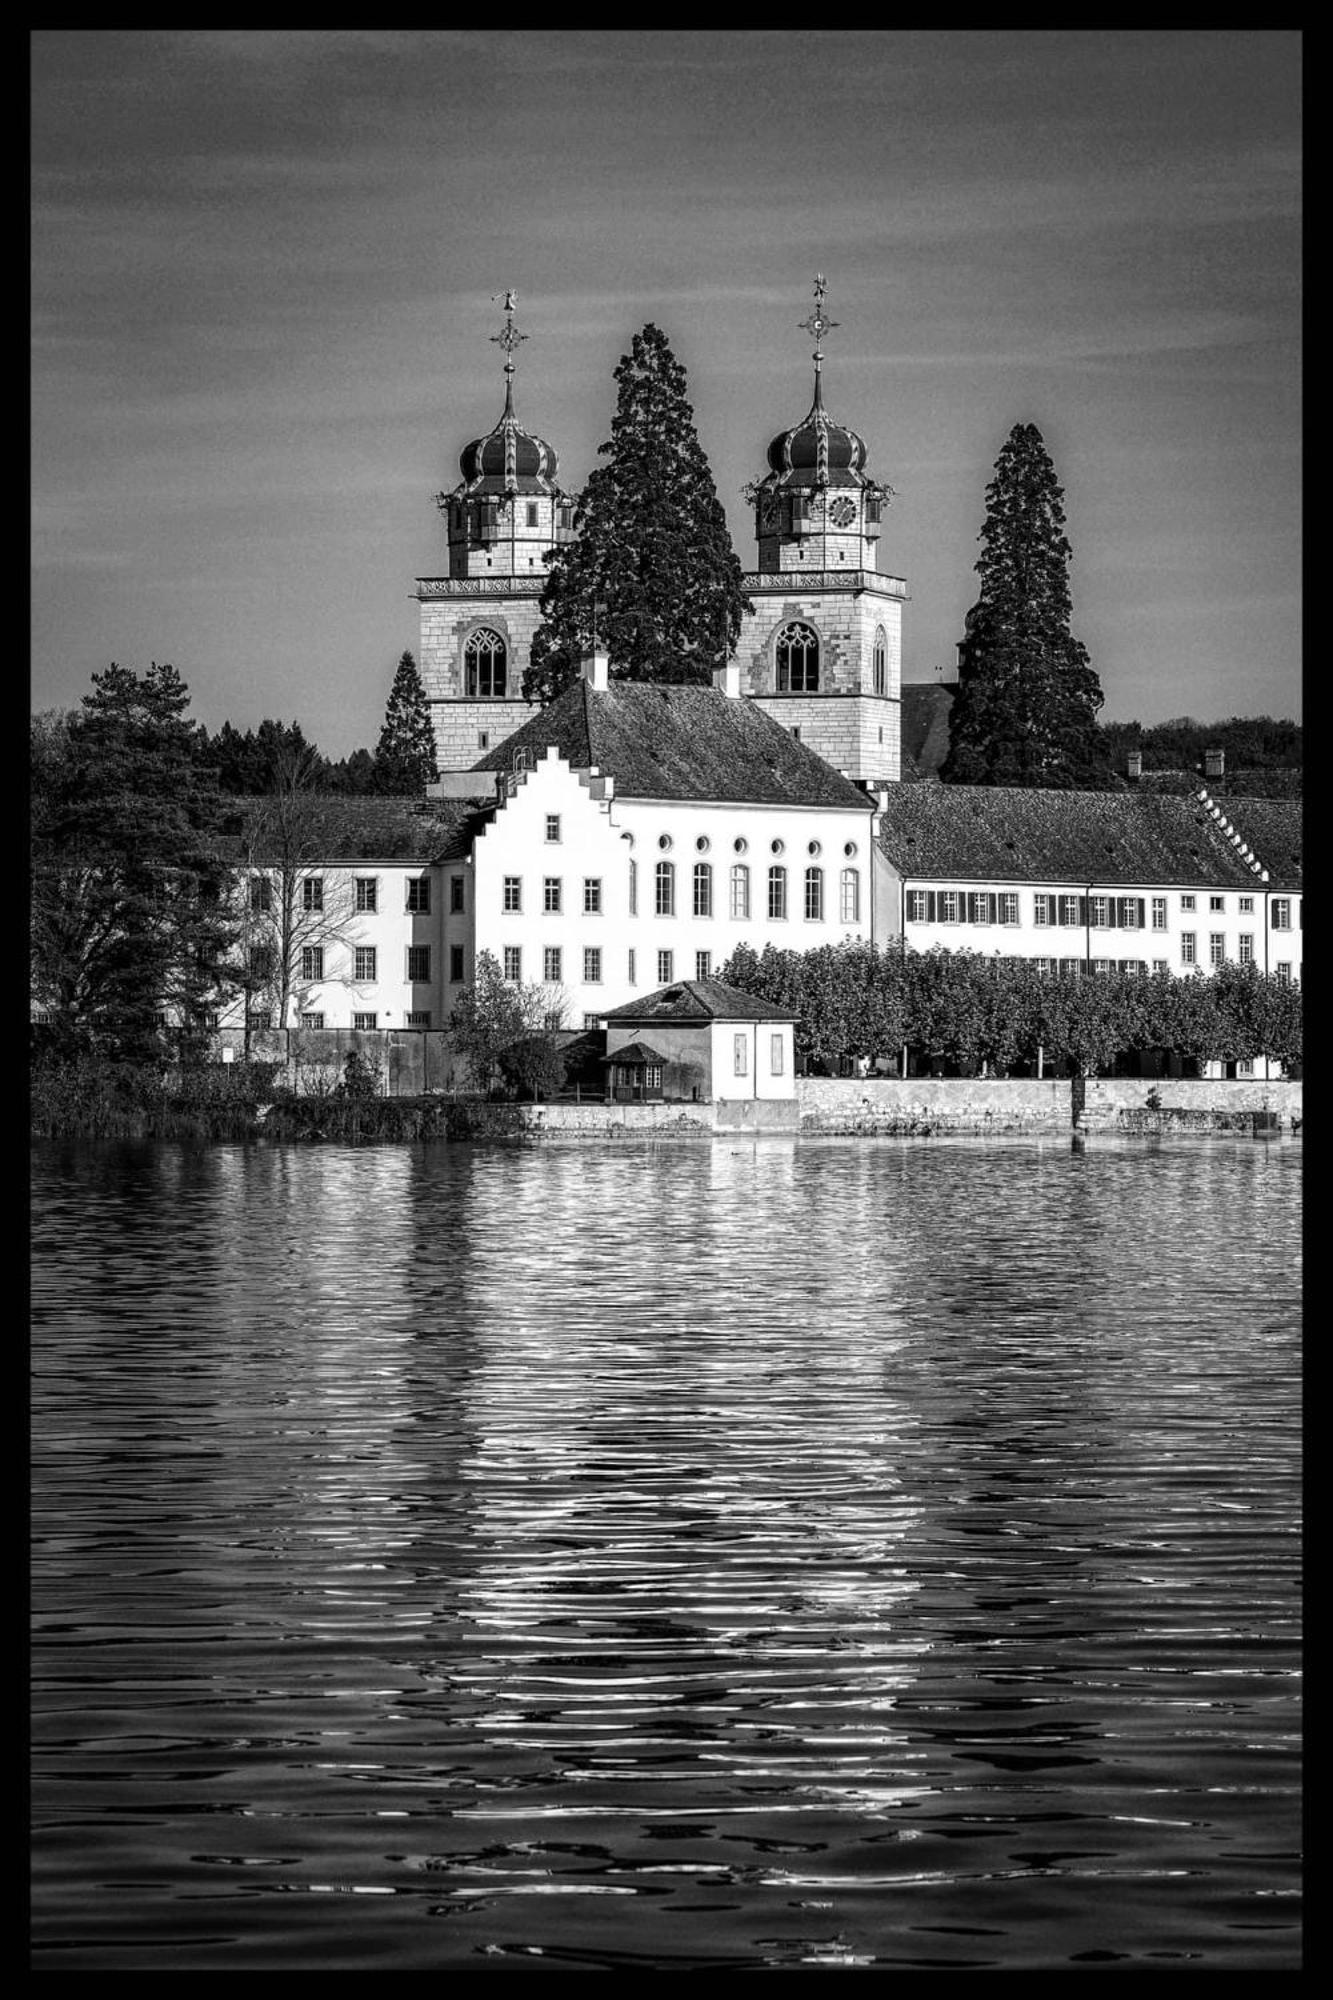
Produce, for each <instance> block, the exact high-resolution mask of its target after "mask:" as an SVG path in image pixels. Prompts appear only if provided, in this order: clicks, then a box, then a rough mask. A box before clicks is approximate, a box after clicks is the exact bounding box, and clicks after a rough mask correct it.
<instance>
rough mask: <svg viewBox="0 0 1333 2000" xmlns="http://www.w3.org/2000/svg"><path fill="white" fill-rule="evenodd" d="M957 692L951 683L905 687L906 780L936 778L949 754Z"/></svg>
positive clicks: (906, 683)
mask: <svg viewBox="0 0 1333 2000" xmlns="http://www.w3.org/2000/svg"><path fill="white" fill-rule="evenodd" d="M957 692H958V689H957V686H956V684H955V683H954V682H952V681H904V682H903V684H902V717H903V723H902V728H903V736H902V756H903V776H904V778H907V779H909V780H910V779H912V778H934V777H937V776H938V774H939V768H940V765H941V764H942V763H943V762H944V760H945V758H946V757H947V756H948V754H949V712H950V710H951V709H952V707H953V698H954V696H955V695H956V694H957Z"/></svg>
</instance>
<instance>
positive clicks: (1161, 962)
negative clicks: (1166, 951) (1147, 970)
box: [1152, 958, 1171, 973]
mask: <svg viewBox="0 0 1333 2000" xmlns="http://www.w3.org/2000/svg"><path fill="white" fill-rule="evenodd" d="M1152 969H1153V972H1154V973H1158V972H1169V971H1170V970H1171V967H1170V966H1169V965H1168V964H1167V962H1166V960H1165V959H1164V958H1155V959H1154V960H1153V962H1152Z"/></svg>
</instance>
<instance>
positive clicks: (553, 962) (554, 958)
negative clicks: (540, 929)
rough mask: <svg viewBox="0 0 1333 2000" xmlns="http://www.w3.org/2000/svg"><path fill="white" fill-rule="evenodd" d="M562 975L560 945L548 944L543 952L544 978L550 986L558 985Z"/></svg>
mask: <svg viewBox="0 0 1333 2000" xmlns="http://www.w3.org/2000/svg"><path fill="white" fill-rule="evenodd" d="M560 976H561V975H560V947H559V945H558V944H548V945H547V946H546V948H545V949H544V951H543V952H542V978H543V979H544V980H545V981H546V984H547V985H548V986H558V985H559V984H560Z"/></svg>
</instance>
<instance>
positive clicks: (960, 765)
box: [940, 424, 1112, 791]
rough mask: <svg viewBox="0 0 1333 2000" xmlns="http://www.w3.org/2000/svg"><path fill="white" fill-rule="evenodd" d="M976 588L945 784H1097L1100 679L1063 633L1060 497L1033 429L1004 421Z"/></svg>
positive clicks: (1102, 774) (1101, 768)
mask: <svg viewBox="0 0 1333 2000" xmlns="http://www.w3.org/2000/svg"><path fill="white" fill-rule="evenodd" d="M978 539H979V540H980V542H981V545H982V553H981V557H980V560H979V561H978V563H977V571H978V573H979V575H980V577H981V595H980V597H979V598H978V600H977V602H976V603H975V604H974V605H973V606H972V609H971V610H970V611H969V612H968V614H967V620H966V627H965V637H964V639H963V643H962V645H961V646H960V647H959V660H958V693H957V695H956V696H955V698H954V704H953V709H952V712H951V714H950V717H949V754H948V756H947V758H946V759H945V762H944V766H943V768H942V770H941V772H940V776H941V777H942V778H943V780H944V781H945V783H946V784H950V783H951V784H961V785H1033V786H1046V787H1050V788H1053V789H1054V788H1058V789H1064V790H1069V789H1077V790H1088V791H1091V790H1102V789H1104V788H1105V787H1106V786H1107V785H1108V784H1110V783H1111V782H1112V781H1111V779H1110V776H1109V764H1108V759H1107V754H1106V748H1105V745H1104V744H1103V743H1102V741H1101V738H1100V735H1099V732H1098V729H1097V710H1098V709H1099V708H1100V707H1101V705H1102V700H1103V696H1102V690H1101V684H1100V682H1099V681H1098V679H1097V675H1096V674H1095V673H1094V671H1093V669H1092V667H1091V666H1090V665H1089V663H1088V655H1087V650H1086V648H1085V647H1084V646H1083V645H1081V644H1080V642H1079V641H1078V640H1077V639H1075V638H1074V637H1073V636H1072V634H1071V632H1070V629H1069V620H1070V615H1071V608H1072V607H1071V601H1070V595H1069V574H1068V572H1069V562H1070V557H1071V554H1072V551H1071V549H1070V546H1069V542H1068V540H1067V539H1066V536H1065V511H1064V494H1063V492H1062V490H1061V488H1060V487H1059V485H1058V484H1057V483H1056V477H1055V467H1054V466H1053V465H1052V463H1051V459H1050V455H1049V453H1048V452H1047V450H1046V447H1045V445H1044V444H1043V442H1042V437H1041V433H1040V431H1039V430H1038V429H1037V427H1036V425H1035V424H1015V425H1014V428H1013V430H1012V431H1011V432H1010V433H1009V436H1008V439H1007V440H1006V442H1005V446H1004V449H1003V451H1001V453H1000V456H999V458H998V459H997V460H996V463H995V477H994V478H993V479H992V481H991V483H990V485H989V486H988V487H987V489H986V521H985V525H984V527H983V528H982V530H981V534H980V536H979V537H978Z"/></svg>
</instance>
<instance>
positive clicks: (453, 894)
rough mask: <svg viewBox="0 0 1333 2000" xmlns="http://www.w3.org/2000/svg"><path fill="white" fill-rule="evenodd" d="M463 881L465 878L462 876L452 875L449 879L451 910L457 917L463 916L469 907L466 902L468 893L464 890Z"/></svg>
mask: <svg viewBox="0 0 1333 2000" xmlns="http://www.w3.org/2000/svg"><path fill="white" fill-rule="evenodd" d="M463 880H464V878H463V877H462V876H461V875H451V876H450V877H449V908H450V910H451V911H452V912H453V914H454V916H456V917H460V916H462V914H463V912H464V910H465V909H466V907H467V906H466V903H465V901H464V897H465V894H466V892H465V890H464V888H463Z"/></svg>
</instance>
